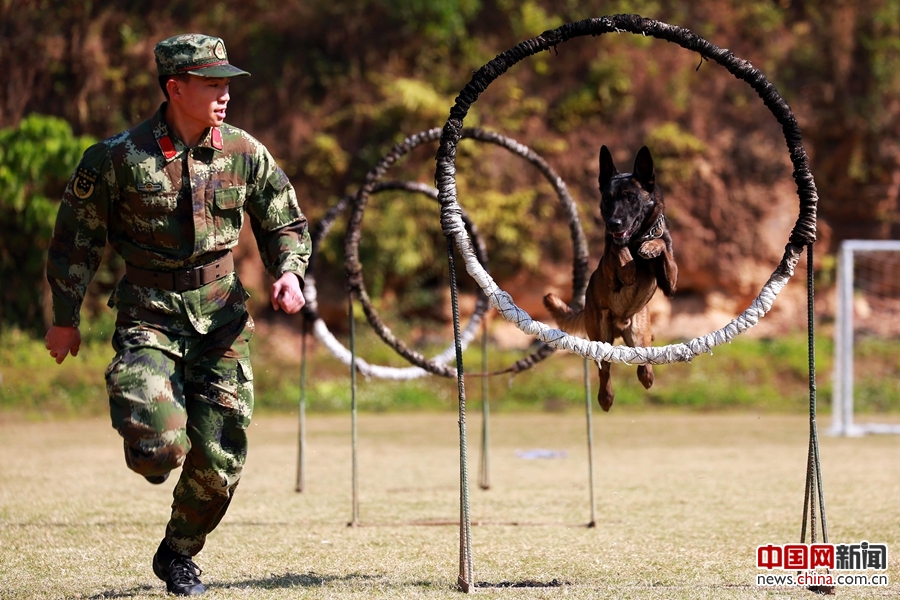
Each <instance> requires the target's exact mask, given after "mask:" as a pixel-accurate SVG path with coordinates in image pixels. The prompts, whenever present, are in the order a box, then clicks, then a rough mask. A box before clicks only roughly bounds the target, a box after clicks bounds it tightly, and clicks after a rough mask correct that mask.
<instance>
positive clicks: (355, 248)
mask: <svg viewBox="0 0 900 600" xmlns="http://www.w3.org/2000/svg"><path fill="white" fill-rule="evenodd" d="M440 137H441V130H440V129H438V128H435V129H430V130H428V131H424V132H421V133H417V134H415V135H412V136H410V137H408V138H407V139H406V140H404V141H403V142H401V143H400V144H398V145H396V146H395V147H394V148H393V149H392V150H391V152H390V153H388V154H387V156H385V157H384V158H383V159H382V160H381V162H379V163H378V164H377V165H376V166H375V168H373V169H372V170H371V171H370V172H369V174H368V175H367V176H366V181H365V184H364V185H363V187H362V188H361V189H360V191H359V193H358V194H357V195H356V196H355V197H353V199H352V200H351V201H352V202H353V212H352V213H351V215H350V219H349V222H348V225H347V232H346V236H345V239H344V253H345V257H346V258H345V265H346V270H347V279H348V285H349V287H350V290H351V291H352V293H353V294H354V295H355V296H356V298H357V299H358V300H359V302H360V304H361V305H362V307H363V312H364V313H365V315H366V319H367V320H368V321H369V324H370V325H371V326H372V328H373V329H375V331H376V333H378V335H379V337H381V339H382V340H384V342H385V343H386V344H388V345H389V346H391V347H392V348H393V349H394V350H395V351H396V352H397V353H398V354H400V355H401V356H403V357H404V358H406V359H407V360H408V361H409V362H410V363H412V364H414V365H416V366H418V367H420V368H422V369H425V370H426V371H428V372H429V373H432V374H434V375H440V376H442V377H456V368H455V367H448V366H446V365H442V364H438V363H435V362H434V361H430V360H428V359H426V358H425V357H423V356H422V355H421V354H419V353H418V352H415V351H414V350H412V349H410V348H409V347H408V346H406V344H404V343H403V342H402V341H401V340H399V339H397V338H396V337H395V336H394V335H393V334H392V333H391V331H390V329H388V328H387V326H386V325H385V324H384V322H383V321H382V320H381V318H380V317H379V316H378V313H377V311H376V310H375V308H374V307H373V305H372V302H371V299H370V298H369V296H368V293H367V292H366V288H365V283H364V282H363V278H362V265H361V263H360V260H359V240H360V237H361V226H362V217H363V214H364V211H365V208H366V204H367V203H368V197H369V194H370V193H371V192H372V191H374V190H375V188H376V186H377V185H378V181H379V180H380V179H381V177H383V176H384V174H385V172H387V170H388V169H389V168H390V167H391V166H392V165H393V164H394V163H395V162H396V161H397V160H398V159H400V158H401V157H403V156H404V155H406V154H408V153H409V152H410V151H412V150H413V149H414V148H416V147H418V146H419V145H421V144H423V143H427V142H434V141H437V140H438V139H440ZM460 138H466V139H474V140H477V141H481V142H487V143H491V144H495V145H497V146H500V147H503V148H506V149H507V150H509V151H510V152H512V153H513V154H516V155H518V156H521V157H522V158H524V159H526V160H527V161H528V162H530V163H531V164H533V165H534V166H535V167H536V168H537V169H538V170H539V171H540V172H541V173H542V174H543V175H544V177H545V178H546V179H547V180H548V181H549V182H550V185H551V186H552V187H553V189H554V191H555V192H556V194H557V196H558V197H559V199H560V202H561V204H562V206H563V210H564V211H565V213H566V215H567V217H568V219H569V231H570V235H571V237H572V241H573V246H574V252H573V266H572V271H573V298H579V299H580V298H583V296H584V293H585V290H586V289H587V282H588V272H587V270H588V249H587V241H586V239H585V237H584V233H583V231H582V228H581V222H580V220H579V219H578V209H577V206H576V204H575V201H574V200H573V199H572V197H571V196H570V195H569V192H568V189H567V188H566V185H565V183H564V182H563V181H562V178H560V177H559V175H557V174H556V172H555V171H554V170H553V169H552V168H551V167H550V165H549V164H547V162H546V161H545V160H544V159H543V158H541V157H540V156H538V155H537V154H536V153H535V152H534V151H532V150H531V149H530V148H528V147H527V146H525V145H524V144H520V143H519V142H517V141H515V140H513V139H511V138H508V137H505V136H502V135H499V134H497V133H493V132H489V131H485V130H483V129H479V128H466V129H463V130H461V131H460ZM460 214H462V213H460ZM469 227H472V224H471V223H467V228H469ZM472 251H473V252H474V253H475V255H476V257H477V258H478V260H479V262H480V263H481V264H482V265H484V264H486V259H482V257H481V256H480V255H484V254H485V250H484V247H483V245H482V244H481V242H480V241H479V243H478V244H477V246H476V247H474V248H473V249H472ZM487 307H488V300H487V297H486V296H484V294H479V298H478V302H477V304H476V310H475V313H474V314H473V317H472V321H474V320H475V319H476V318H477V319H478V320H479V321H480V319H481V317H482V316H483V314H484V312H485V310H486V309H487ZM472 321H470V323H469V326H468V327H467V330H468V329H469V328H470V327H471V326H472ZM553 352H554V349H553V348H551V347H549V346H547V345H546V344H542V345H541V346H540V347H539V348H538V349H537V350H536V351H535V352H534V353H532V354H531V355H529V356H527V357H525V358H523V359H521V360H519V361H517V362H516V363H514V364H513V365H512V366H511V367H509V368H507V369H504V370H503V371H500V372H502V373H509V372H518V371H522V370H524V369H527V368H529V367H531V366H532V365H534V364H536V363H538V362H540V361H541V360H543V359H544V358H546V357H547V356H550V355H551V354H552V353H553Z"/></svg>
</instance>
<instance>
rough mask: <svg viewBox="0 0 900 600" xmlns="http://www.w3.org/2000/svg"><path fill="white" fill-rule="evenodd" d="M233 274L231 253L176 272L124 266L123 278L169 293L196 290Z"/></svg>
mask: <svg viewBox="0 0 900 600" xmlns="http://www.w3.org/2000/svg"><path fill="white" fill-rule="evenodd" d="M233 272H234V257H233V256H232V255H231V252H228V254H226V255H225V256H223V257H222V258H220V259H218V260H215V261H213V262H211V263H209V264H207V265H203V266H200V267H193V268H191V269H178V270H177V271H151V270H149V269H140V268H138V267H135V266H132V265H129V264H126V265H125V277H126V278H127V279H128V281H130V282H131V283H133V284H135V285H140V286H143V287H149V288H155V289H158V290H167V291H170V292H186V291H188V290H196V289H197V288H199V287H201V286H204V285H206V284H207V283H211V282H213V281H216V280H217V279H222V278H223V277H226V276H227V275H230V274H231V273H233Z"/></svg>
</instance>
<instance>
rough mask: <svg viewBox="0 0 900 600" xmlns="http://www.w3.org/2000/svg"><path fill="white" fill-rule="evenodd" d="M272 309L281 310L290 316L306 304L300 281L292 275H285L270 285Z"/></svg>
mask: <svg viewBox="0 0 900 600" xmlns="http://www.w3.org/2000/svg"><path fill="white" fill-rule="evenodd" d="M271 298H272V308H274V309H275V310H283V311H284V312H286V313H288V314H289V315H292V314H294V313H297V312H299V311H300V309H301V308H303V305H305V304H306V298H304V297H303V290H301V289H300V280H299V279H298V278H297V276H296V275H295V274H293V273H285V274H284V275H282V276H281V277H279V278H278V280H277V281H276V282H275V283H273V284H272V293H271Z"/></svg>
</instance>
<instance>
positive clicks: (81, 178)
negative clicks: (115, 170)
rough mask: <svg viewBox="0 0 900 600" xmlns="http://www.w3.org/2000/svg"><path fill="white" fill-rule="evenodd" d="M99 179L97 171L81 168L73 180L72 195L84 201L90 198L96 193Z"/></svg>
mask: <svg viewBox="0 0 900 600" xmlns="http://www.w3.org/2000/svg"><path fill="white" fill-rule="evenodd" d="M99 177H100V174H99V173H98V172H97V171H95V170H93V169H89V168H87V167H84V166H79V167H78V169H77V170H76V171H75V179H73V180H72V193H73V194H75V196H76V197H77V198H80V199H82V200H84V199H86V198H90V197H91V194H93V193H94V184H96V183H97V179H98V178H99Z"/></svg>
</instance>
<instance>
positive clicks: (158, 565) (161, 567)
mask: <svg viewBox="0 0 900 600" xmlns="http://www.w3.org/2000/svg"><path fill="white" fill-rule="evenodd" d="M153 572H154V573H155V574H156V576H157V577H159V578H160V579H162V580H163V581H165V582H166V590H168V592H169V593H170V594H175V595H176V596H199V595H200V594H202V593H204V592H205V591H206V586H205V585H203V582H202V581H200V579H199V578H198V577H197V576H198V575H201V574H202V573H203V571H201V570H200V567H198V566H197V564H196V563H195V562H194V561H193V560H191V557H190V556H185V555H184V554H179V553H177V552H175V551H174V550H172V549H171V548H169V545H168V544H167V543H166V541H165V540H163V541H162V542H160V544H159V548H158V549H157V550H156V554H154V555H153Z"/></svg>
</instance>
